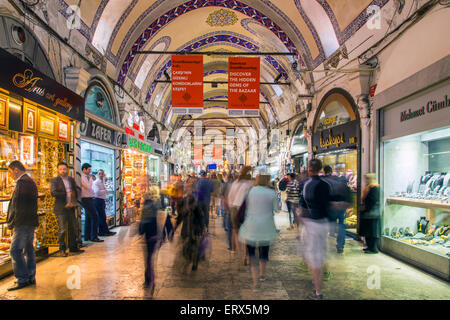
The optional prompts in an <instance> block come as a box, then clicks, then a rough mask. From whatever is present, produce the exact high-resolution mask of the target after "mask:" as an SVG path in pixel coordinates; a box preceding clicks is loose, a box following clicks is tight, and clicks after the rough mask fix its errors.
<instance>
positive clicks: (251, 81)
mask: <svg viewBox="0 0 450 320" xmlns="http://www.w3.org/2000/svg"><path fill="white" fill-rule="evenodd" d="M259 80H260V61H259V58H242V57H230V58H228V109H240V110H248V109H251V110H258V109H259V90H260V88H259Z"/></svg>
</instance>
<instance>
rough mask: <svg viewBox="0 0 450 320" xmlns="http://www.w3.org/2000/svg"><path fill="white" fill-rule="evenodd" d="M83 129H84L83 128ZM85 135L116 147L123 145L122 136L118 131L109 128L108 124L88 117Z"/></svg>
mask: <svg viewBox="0 0 450 320" xmlns="http://www.w3.org/2000/svg"><path fill="white" fill-rule="evenodd" d="M82 131H83V129H82ZM82 133H83V135H84V136H86V137H89V138H92V139H95V140H98V141H101V142H106V143H108V144H111V145H113V146H116V147H120V146H121V142H122V137H121V134H119V133H118V132H117V131H115V130H112V129H110V128H107V127H106V126H104V125H102V124H100V123H98V122H96V121H94V120H92V119H90V118H87V124H86V127H85V132H82Z"/></svg>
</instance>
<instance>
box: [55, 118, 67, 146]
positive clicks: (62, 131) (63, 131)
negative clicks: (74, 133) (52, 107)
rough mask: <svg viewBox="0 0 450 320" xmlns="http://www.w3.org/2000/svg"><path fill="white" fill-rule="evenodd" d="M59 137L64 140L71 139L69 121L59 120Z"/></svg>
mask: <svg viewBox="0 0 450 320" xmlns="http://www.w3.org/2000/svg"><path fill="white" fill-rule="evenodd" d="M58 138H59V139H60V140H64V141H68V140H69V123H68V122H67V121H63V120H59V124H58Z"/></svg>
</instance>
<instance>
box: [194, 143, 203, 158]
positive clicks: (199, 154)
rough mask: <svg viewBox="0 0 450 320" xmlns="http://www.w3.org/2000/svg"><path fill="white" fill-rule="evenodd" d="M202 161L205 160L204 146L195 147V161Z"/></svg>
mask: <svg viewBox="0 0 450 320" xmlns="http://www.w3.org/2000/svg"><path fill="white" fill-rule="evenodd" d="M195 160H197V161H202V160H203V146H202V145H199V146H194V161H195Z"/></svg>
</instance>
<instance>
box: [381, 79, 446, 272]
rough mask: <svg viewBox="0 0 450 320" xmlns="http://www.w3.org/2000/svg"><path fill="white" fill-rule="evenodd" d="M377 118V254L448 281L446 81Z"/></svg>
mask: <svg viewBox="0 0 450 320" xmlns="http://www.w3.org/2000/svg"><path fill="white" fill-rule="evenodd" d="M378 115H379V122H380V127H379V140H380V153H379V166H380V170H379V172H380V182H381V188H382V190H383V193H382V194H383V196H382V199H381V200H382V201H381V203H382V205H383V213H384V215H383V220H382V221H383V226H382V240H381V244H382V246H381V247H382V250H383V251H385V252H387V253H390V254H392V255H394V256H396V257H398V258H400V259H402V260H405V261H407V262H410V263H411V264H414V265H416V266H419V267H420V268H422V269H425V270H427V271H429V272H431V273H433V274H435V275H437V276H440V277H442V278H444V279H447V280H450V241H449V238H450V200H449V199H450V82H449V81H444V82H441V83H438V84H436V85H433V86H432V87H429V88H428V89H426V90H423V91H422V92H420V93H416V94H414V95H413V96H411V97H409V98H404V99H402V100H400V101H399V102H397V103H395V104H393V105H390V106H386V107H384V108H382V109H381V110H379V114H378Z"/></svg>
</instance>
